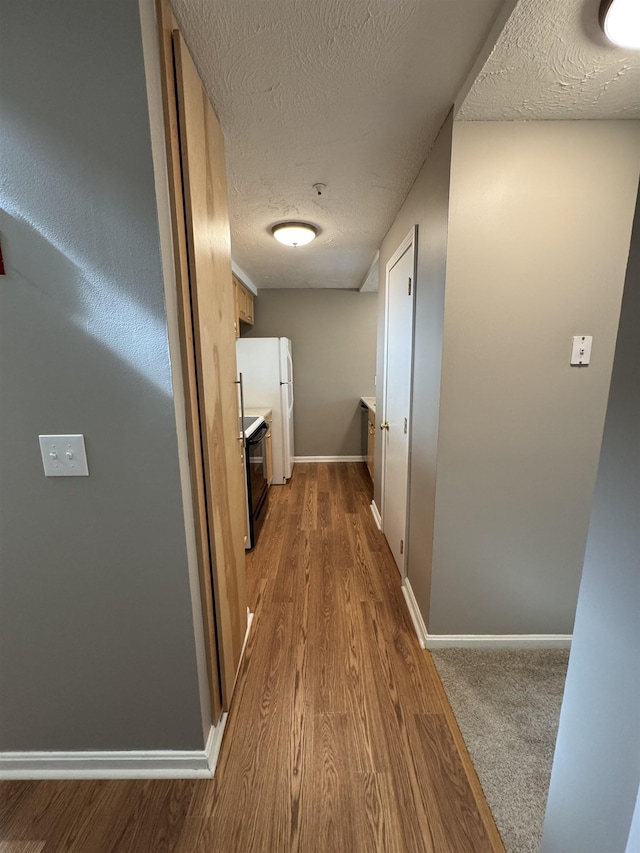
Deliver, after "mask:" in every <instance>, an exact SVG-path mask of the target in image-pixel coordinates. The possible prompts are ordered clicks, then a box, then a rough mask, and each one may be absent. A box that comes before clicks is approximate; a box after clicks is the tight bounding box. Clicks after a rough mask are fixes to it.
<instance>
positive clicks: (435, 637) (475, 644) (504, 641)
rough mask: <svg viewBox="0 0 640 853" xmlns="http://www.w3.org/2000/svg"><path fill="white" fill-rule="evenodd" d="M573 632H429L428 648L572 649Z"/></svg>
mask: <svg viewBox="0 0 640 853" xmlns="http://www.w3.org/2000/svg"><path fill="white" fill-rule="evenodd" d="M571 639H572V635H571V634H428V635H427V641H426V648H427V649H472V648H473V649H570V648H571Z"/></svg>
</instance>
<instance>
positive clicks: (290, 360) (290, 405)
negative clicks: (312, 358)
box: [287, 350, 293, 416]
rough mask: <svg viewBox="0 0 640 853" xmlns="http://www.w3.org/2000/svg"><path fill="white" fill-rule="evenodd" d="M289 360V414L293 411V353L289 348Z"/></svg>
mask: <svg viewBox="0 0 640 853" xmlns="http://www.w3.org/2000/svg"><path fill="white" fill-rule="evenodd" d="M287 362H288V363H289V383H288V384H289V396H290V398H291V402H290V403H289V416H291V413H292V412H293V359H292V358H291V353H290V352H289V350H287Z"/></svg>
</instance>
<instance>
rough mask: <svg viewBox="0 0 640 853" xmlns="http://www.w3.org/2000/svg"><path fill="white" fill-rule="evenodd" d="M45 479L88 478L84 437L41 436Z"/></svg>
mask: <svg viewBox="0 0 640 853" xmlns="http://www.w3.org/2000/svg"><path fill="white" fill-rule="evenodd" d="M38 439H39V441H40V453H41V454H42V464H43V465H44V474H45V477H88V476H89V466H88V465H87V453H86V450H85V447H84V435H39V436H38Z"/></svg>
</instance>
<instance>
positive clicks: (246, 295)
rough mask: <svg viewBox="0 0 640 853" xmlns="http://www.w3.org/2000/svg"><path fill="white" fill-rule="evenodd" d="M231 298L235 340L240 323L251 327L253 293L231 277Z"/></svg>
mask: <svg viewBox="0 0 640 853" xmlns="http://www.w3.org/2000/svg"><path fill="white" fill-rule="evenodd" d="M233 296H234V301H235V330H236V338H239V337H240V323H247V324H248V325H249V326H253V293H251V291H250V290H247V288H246V287H245V286H244V284H243V283H242V282H241V281H240V279H239V278H237V277H236V276H235V275H234V276H233Z"/></svg>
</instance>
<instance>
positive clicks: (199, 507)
mask: <svg viewBox="0 0 640 853" xmlns="http://www.w3.org/2000/svg"><path fill="white" fill-rule="evenodd" d="M156 16H157V22H158V37H159V40H160V64H161V78H162V80H161V82H162V101H163V113H164V125H165V145H166V158H167V171H168V184H169V200H170V205H171V227H172V235H173V250H174V266H175V279H176V289H177V302H178V321H179V332H180V355H181V359H180V360H181V367H182V378H183V383H184V392H185V403H186V406H185V408H186V420H187V443H188V453H189V468H190V474H191V488H192V504H193V514H194V521H195V527H196V550H197V561H198V578H199V582H200V605H201V611H202V623H203V629H204V640H205V643H204V645H205V657H206V665H207V677H208V682H209V702H210V707H211V723H212V724H213V725H216V724H217V723H218V721H219V720H220V717H221V715H222V685H221V679H220V666H219V659H218V640H217V626H216V619H215V608H214V597H213V581H212V574H211V566H212V561H213V560H214V554H213V553H212V547H211V542H210V540H209V522H208V514H207V502H206V489H205V480H204V460H203V451H202V430H201V420H200V409H199V401H198V387H197V378H196V365H195V341H194V332H193V316H192V306H191V288H190V281H189V267H188V251H187V234H186V227H185V209H184V196H183V191H182V165H181V161H180V142H179V130H178V110H177V103H176V95H175V87H176V82H175V70H174V59H173V32H174V30H176V29H177V28H178V25H177V23H176V20H175V18H174V16H173V12H172V11H171V9H170V8H169V5H168V3H167V2H166V0H156Z"/></svg>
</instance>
